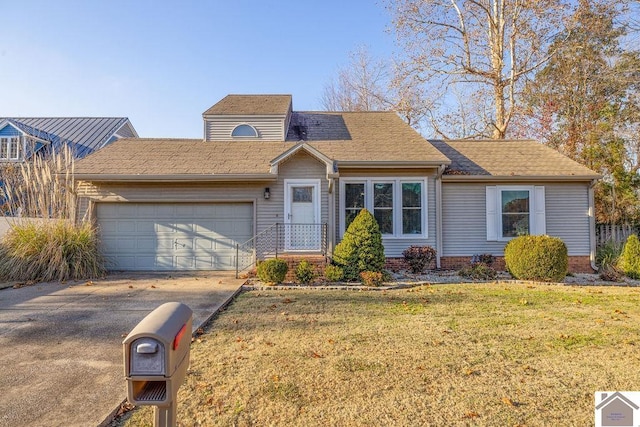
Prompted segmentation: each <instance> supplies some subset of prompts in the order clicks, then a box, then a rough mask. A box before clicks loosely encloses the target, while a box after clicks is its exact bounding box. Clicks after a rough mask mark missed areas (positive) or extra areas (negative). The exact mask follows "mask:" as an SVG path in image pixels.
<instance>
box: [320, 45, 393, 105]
mask: <svg viewBox="0 0 640 427" xmlns="http://www.w3.org/2000/svg"><path fill="white" fill-rule="evenodd" d="M349 58H350V61H349V65H348V66H347V67H344V68H341V69H340V70H339V71H338V76H337V78H336V79H335V80H333V81H331V82H330V83H329V84H327V85H326V86H325V89H324V93H323V95H322V100H321V101H322V106H323V107H324V109H325V110H329V111H376V110H384V109H386V108H387V107H388V104H387V99H386V98H387V92H386V87H387V83H388V81H389V75H388V67H387V65H386V64H385V63H384V62H383V61H380V60H375V59H374V58H373V57H372V56H371V55H370V54H369V51H368V50H367V48H365V47H360V48H358V49H356V50H355V51H354V52H352V53H351V54H350V55H349Z"/></svg>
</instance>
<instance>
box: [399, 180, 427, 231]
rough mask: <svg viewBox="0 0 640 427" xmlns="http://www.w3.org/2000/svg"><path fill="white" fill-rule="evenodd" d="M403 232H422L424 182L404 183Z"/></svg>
mask: <svg viewBox="0 0 640 427" xmlns="http://www.w3.org/2000/svg"><path fill="white" fill-rule="evenodd" d="M402 234H422V184H421V183H419V182H403V183H402Z"/></svg>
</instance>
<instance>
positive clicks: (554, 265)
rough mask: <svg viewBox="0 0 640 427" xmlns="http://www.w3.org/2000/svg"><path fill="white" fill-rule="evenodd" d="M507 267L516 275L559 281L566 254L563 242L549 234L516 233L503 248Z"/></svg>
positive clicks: (530, 278) (566, 269)
mask: <svg viewBox="0 0 640 427" xmlns="http://www.w3.org/2000/svg"><path fill="white" fill-rule="evenodd" d="M504 260H505V263H506V264H507V270H508V271H509V273H511V275H512V276H513V277H515V278H516V279H523V280H541V281H544V282H561V281H562V280H563V279H564V277H565V276H566V275H567V271H568V267H569V257H568V254H567V246H566V245H565V244H564V242H563V241H562V240H561V239H559V238H557V237H551V236H519V237H516V238H515V239H513V240H511V241H509V243H507V246H506V247H505V248H504Z"/></svg>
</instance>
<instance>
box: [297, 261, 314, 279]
mask: <svg viewBox="0 0 640 427" xmlns="http://www.w3.org/2000/svg"><path fill="white" fill-rule="evenodd" d="M295 273H296V279H298V282H300V283H304V284H305V285H306V284H308V283H310V282H311V281H312V280H313V279H315V277H316V272H315V271H314V269H313V265H311V263H310V262H309V261H307V260H306V259H303V260H302V261H300V262H299V263H298V265H297V266H296V271H295Z"/></svg>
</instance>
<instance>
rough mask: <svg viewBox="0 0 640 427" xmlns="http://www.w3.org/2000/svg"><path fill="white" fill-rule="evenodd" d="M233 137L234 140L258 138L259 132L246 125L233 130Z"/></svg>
mask: <svg viewBox="0 0 640 427" xmlns="http://www.w3.org/2000/svg"><path fill="white" fill-rule="evenodd" d="M231 136H232V137H233V138H257V137H258V131H257V130H256V128H254V127H253V126H251V125H248V124H246V123H244V124H241V125H238V126H236V127H235V128H233V130H232V131H231Z"/></svg>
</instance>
